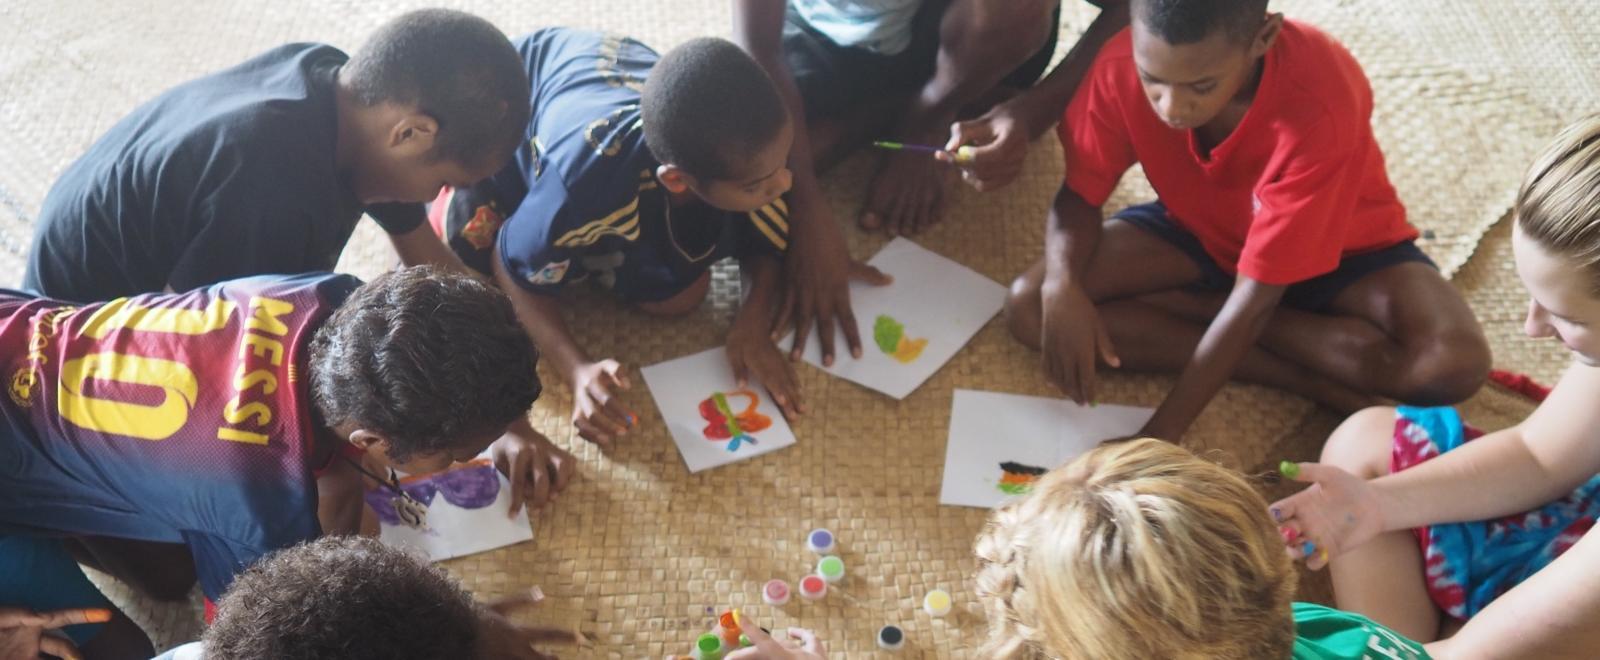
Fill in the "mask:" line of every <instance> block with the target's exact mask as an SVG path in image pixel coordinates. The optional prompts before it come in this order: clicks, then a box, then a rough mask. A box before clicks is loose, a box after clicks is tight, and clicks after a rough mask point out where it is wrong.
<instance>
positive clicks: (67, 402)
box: [0, 268, 571, 609]
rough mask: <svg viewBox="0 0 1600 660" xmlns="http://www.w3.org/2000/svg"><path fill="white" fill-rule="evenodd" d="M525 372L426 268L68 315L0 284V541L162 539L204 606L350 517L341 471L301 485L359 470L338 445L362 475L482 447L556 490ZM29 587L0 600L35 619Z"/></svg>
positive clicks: (514, 339)
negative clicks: (531, 415)
mask: <svg viewBox="0 0 1600 660" xmlns="http://www.w3.org/2000/svg"><path fill="white" fill-rule="evenodd" d="M441 356H447V357H446V358H444V359H441ZM536 361H537V354H536V349H534V348H533V347H532V346H530V345H529V343H528V341H527V338H526V336H525V335H524V334H523V331H522V329H521V328H520V326H519V325H518V323H517V320H516V318H515V315H514V313H513V312H512V310H511V306H510V304H509V301H507V300H506V298H505V296H503V295H501V294H500V293H498V292H496V291H495V290H494V289H493V288H492V287H490V286H488V285H487V284H485V283H483V282H481V281H479V280H477V279H474V278H472V277H468V276H466V275H459V274H450V273H446V272H444V271H440V270H437V269H433V268H412V269H405V270H400V271H396V272H393V273H389V274H386V275H384V276H382V277H379V278H377V279H375V280H373V281H372V282H371V283H369V284H365V285H362V284H361V283H360V282H359V281H358V280H356V279H354V278H352V277H349V276H344V275H326V274H324V275H305V276H295V277H282V276H264V277H256V278H249V279H243V280H234V281H231V282H226V283H223V284H218V285H214V286H211V287H208V288H205V289H197V290H194V291H191V292H188V293H183V294H169V295H143V296H136V297H132V298H120V299H117V300H114V301H111V302H108V303H103V304H91V305H86V306H74V305H70V304H68V303H63V302H60V301H55V300H50V299H45V298H36V297H33V296H30V295H26V294H21V293H15V292H0V368H3V369H4V371H3V375H4V379H5V380H4V382H5V385H6V395H5V396H3V397H0V417H3V423H4V425H3V426H0V472H3V473H4V474H5V475H6V476H5V479H4V480H0V541H4V540H6V539H8V538H20V537H30V536H31V537H49V536H57V537H74V539H78V538H82V537H111V538H113V539H119V540H136V541H142V542H156V543H182V544H184V545H186V546H187V550H188V552H189V553H191V554H192V556H193V560H194V567H193V569H192V570H193V571H194V572H195V573H196V574H197V575H198V579H199V582H200V585H201V587H202V588H203V590H204V592H205V594H206V596H207V597H208V598H210V599H213V600H214V599H216V598H217V597H218V596H220V595H221V594H222V592H223V591H224V589H225V588H226V587H227V586H228V584H229V582H230V581H231V580H232V576H233V575H234V573H235V572H237V571H238V570H240V569H241V568H243V567H245V566H247V565H249V564H250V563H252V562H254V561H255V560H256V559H258V558H259V557H261V556H262V555H264V554H266V553H268V552H271V551H272V550H275V549H278V548H283V547H287V546H290V545H293V544H295V543H299V542H301V541H305V540H308V539H312V538H315V537H317V536H318V535H319V534H320V533H322V531H323V530H324V529H325V528H328V529H329V531H334V530H349V529H354V528H355V527H357V526H358V525H356V524H355V522H354V521H352V520H349V519H348V518H341V517H340V516H341V515H347V514H348V512H350V511H351V510H352V509H350V508H349V502H348V501H343V502H329V501H326V500H327V499H328V496H329V495H330V490H331V491H332V492H333V493H348V492H350V491H353V490H355V489H352V488H348V486H349V484H338V483H334V481H333V480H334V479H335V476H334V475H341V474H351V473H349V472H336V471H334V470H330V471H329V474H326V475H324V476H323V477H322V479H321V480H320V482H319V479H318V477H317V476H316V471H319V470H322V469H323V468H325V467H328V466H329V465H330V464H331V465H335V466H339V467H344V468H347V469H358V468H356V466H354V465H351V463H353V462H354V461H355V459H353V458H351V456H350V454H352V453H356V452H350V451H345V450H346V449H348V448H350V447H351V446H353V447H355V448H359V449H362V450H365V451H364V452H363V453H364V456H362V458H361V459H360V460H361V461H362V462H363V463H364V464H365V466H367V468H366V469H367V470H368V471H369V472H377V473H379V474H381V472H378V471H380V470H383V469H384V468H386V467H390V466H392V467H394V468H396V469H400V470H403V471H406V472H428V471H434V470H438V469H442V468H443V467H445V466H447V465H448V464H450V463H451V462H453V461H456V460H464V459H469V458H471V457H473V456H476V455H477V454H479V453H481V452H482V451H484V449H485V448H487V447H489V446H490V445H491V443H494V449H495V452H496V454H497V455H498V456H497V458H503V459H505V460H504V461H503V464H504V465H505V466H506V468H505V469H507V470H508V471H509V472H510V477H511V479H512V481H513V483H514V485H513V490H514V491H516V492H518V493H520V492H521V491H520V490H518V489H521V490H526V489H527V488H528V485H527V484H528V482H530V481H540V480H545V479H548V478H549V476H548V473H549V472H551V471H555V472H557V475H556V477H555V480H556V481H558V482H564V481H565V479H566V473H567V472H568V471H570V463H571V457H570V456H567V455H565V454H564V453H563V452H561V451H560V450H558V449H556V448H554V447H553V446H551V445H549V443H548V441H547V440H545V439H544V438H542V437H539V436H538V434H537V433H534V432H533V431H532V429H531V427H528V423H527V419H526V413H527V411H528V408H529V406H530V405H531V404H532V403H533V400H534V399H535V398H537V396H538V394H539V390H540V385H539V381H538V377H537V376H536V375H535V372H534V367H535V363H536ZM508 427H511V432H510V433H507V429H508ZM503 434H505V437H504V438H502V435H503ZM497 438H502V439H501V440H496V439H497ZM339 459H342V460H339ZM319 484H320V485H321V486H323V488H321V489H319ZM557 485H560V483H558V484H557ZM334 486H342V487H340V488H333V487H334ZM319 496H320V499H321V500H323V501H320V502H319ZM357 506H359V505H357ZM354 511H355V512H357V513H358V514H359V511H360V509H359V508H355V509H354ZM319 514H320V515H319ZM319 518H320V520H319ZM8 547H13V546H11V545H8V544H5V543H0V550H3V549H5V548H8ZM95 558H97V559H98V558H101V555H100V554H99V553H95ZM14 560H15V558H14V557H9V556H0V585H4V584H16V582H15V580H14V579H13V580H8V578H15V577H16V576H9V575H6V574H7V573H8V570H7V569H9V568H13V567H15V566H16V565H17V564H19V563H20V562H17V561H14ZM134 570H138V569H137V568H135V569H134ZM28 577H29V579H31V580H33V582H32V584H31V585H24V587H27V586H31V587H32V588H31V589H26V588H12V589H8V591H10V592H11V593H0V598H8V599H15V598H16V597H17V596H18V595H20V596H22V597H23V598H24V601H23V602H20V603H6V602H4V601H0V605H22V606H27V607H35V608H36V609H38V608H39V607H38V606H35V605H33V604H32V602H30V601H28V600H27V599H28V598H31V596H32V594H31V593H30V592H41V593H42V592H49V591H52V590H53V589H52V585H51V584H49V583H48V582H41V580H49V579H51V576H28ZM131 577H132V578H133V579H132V581H133V582H134V583H135V584H136V585H137V584H139V583H141V582H142V580H141V576H138V575H134V576H131ZM144 577H148V576H144ZM87 605H95V604H93V603H88V604H87ZM63 606H69V607H70V606H82V605H79V604H74V603H67V604H60V603H57V604H52V605H51V607H63Z"/></svg>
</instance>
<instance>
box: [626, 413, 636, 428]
mask: <svg viewBox="0 0 1600 660" xmlns="http://www.w3.org/2000/svg"><path fill="white" fill-rule="evenodd" d="M638 423H639V418H638V417H635V416H634V415H633V413H628V426H633V425H634V424H638Z"/></svg>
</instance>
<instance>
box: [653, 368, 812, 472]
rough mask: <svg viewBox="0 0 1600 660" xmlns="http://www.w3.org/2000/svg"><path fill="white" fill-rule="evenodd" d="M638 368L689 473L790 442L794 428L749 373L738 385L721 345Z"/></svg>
mask: <svg viewBox="0 0 1600 660" xmlns="http://www.w3.org/2000/svg"><path fill="white" fill-rule="evenodd" d="M640 372H641V373H643V374H644V380H645V383H646V384H647V385H649V387H650V397H651V398H653V399H655V402H656V407H657V408H659V409H660V410H661V419H662V420H663V421H665V422H666V424H667V430H668V432H670V433H671V434H672V441H673V442H674V443H676V444H677V445H678V453H680V454H682V455H683V462H684V464H685V465H687V466H688V467H689V471H690V472H699V471H701V470H704V469H707V468H714V467H717V466H719V465H727V464H728V463H733V462H735V461H742V460H745V459H747V458H752V457H755V456H760V455H761V454H765V453H767V452H770V451H775V450H778V449H782V448H784V447H787V446H789V445H792V444H794V432H793V431H791V430H790V429H789V423H788V422H787V421H785V420H784V419H783V413H782V412H780V411H779V410H778V405H777V404H775V403H773V402H772V399H771V398H769V397H768V396H767V392H766V389H765V388H763V387H762V386H761V383H759V382H757V381H756V380H755V379H753V378H752V379H751V380H750V385H749V387H746V388H744V389H743V390H740V389H739V386H738V385H737V384H736V383H735V382H734V380H733V370H732V369H730V368H729V367H728V358H727V354H726V352H725V351H724V350H723V349H721V348H713V349H711V350H708V351H704V352H701V353H695V354H694V355H689V356H686V357H681V358H678V359H675V360H668V361H666V362H662V363H660V364H655V365H651V366H648V367H645V368H643V369H641V370H640ZM718 395H720V401H719V397H718Z"/></svg>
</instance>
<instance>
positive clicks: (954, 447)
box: [939, 389, 1155, 508]
mask: <svg viewBox="0 0 1600 660" xmlns="http://www.w3.org/2000/svg"><path fill="white" fill-rule="evenodd" d="M1154 413H1155V410H1154V409H1151V408H1137V407H1133V406H1118V405H1109V404H1102V405H1099V406H1095V407H1090V406H1080V405H1078V404H1076V403H1073V402H1071V401H1068V400H1066V399H1050V398H1045V397H1037V396H1023V395H1020V394H1001V393H999V392H980V391H976V390H959V389H958V390H956V391H955V395H954V397H952V402H951V405H950V441H949V444H948V445H947V446H946V447H945V454H944V485H943V487H942V488H940V490H939V503H940V504H954V505H957V506H976V507H985V508H994V507H996V506H999V505H1000V504H1002V503H1004V502H1005V501H1006V500H1009V499H1011V498H1013V497H1016V496H1017V495H1020V494H1021V493H1023V492H1026V484H1025V483H1024V482H1026V481H1027V480H1028V477H1029V476H1031V473H1033V472H1038V471H1043V470H1050V469H1053V468H1055V467H1056V466H1058V465H1061V464H1062V463H1065V462H1067V461H1069V460H1072V459H1073V458H1076V457H1077V456H1078V455H1079V454H1082V453H1083V452H1086V451H1088V450H1090V449H1093V448H1094V447H1095V445H1097V444H1099V443H1100V442H1101V441H1103V440H1107V439H1110V438H1116V437H1121V436H1125V435H1128V434H1130V433H1133V432H1135V431H1138V430H1139V428H1140V427H1142V426H1144V423H1145V422H1146V421H1148V420H1149V419H1150V416H1151V415H1152V414H1154ZM1008 468H1009V469H1008ZM1007 472H1010V473H1011V474H1012V475H1013V477H1012V480H1010V481H1011V482H1012V483H1008V480H1006V479H1005V475H1006V473H1007Z"/></svg>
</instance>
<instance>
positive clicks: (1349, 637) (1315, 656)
mask: <svg viewBox="0 0 1600 660" xmlns="http://www.w3.org/2000/svg"><path fill="white" fill-rule="evenodd" d="M1294 627H1295V631H1294V632H1295V637H1294V656H1293V659H1294V660H1369V659H1370V660H1430V658H1429V656H1428V652H1427V651H1424V650H1422V645H1421V644H1418V643H1416V642H1413V641H1411V640H1409V639H1406V638H1404V637H1401V636H1400V633H1397V632H1395V631H1393V630H1390V629H1388V628H1385V627H1383V626H1381V625H1378V624H1377V623H1374V622H1373V621H1372V620H1371V619H1368V618H1367V617H1364V616H1361V615H1360V614H1354V613H1351V612H1342V611H1339V610H1335V609H1330V608H1327V607H1323V606H1321V605H1313V604H1311V603H1295V604H1294Z"/></svg>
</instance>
